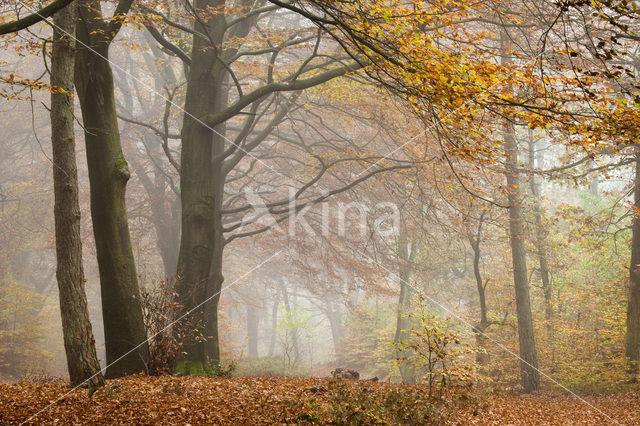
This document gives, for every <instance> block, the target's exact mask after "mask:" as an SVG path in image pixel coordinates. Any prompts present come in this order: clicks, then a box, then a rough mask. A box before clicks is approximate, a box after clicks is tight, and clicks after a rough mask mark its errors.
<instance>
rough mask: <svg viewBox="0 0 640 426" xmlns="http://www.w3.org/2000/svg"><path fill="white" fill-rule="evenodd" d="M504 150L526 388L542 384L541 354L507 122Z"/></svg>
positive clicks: (514, 154) (514, 153) (511, 132)
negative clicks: (537, 349) (538, 346)
mask: <svg viewBox="0 0 640 426" xmlns="http://www.w3.org/2000/svg"><path fill="white" fill-rule="evenodd" d="M503 135H504V151H505V157H506V170H505V175H506V178H507V194H508V198H509V239H510V244H511V258H512V261H513V281H514V286H515V293H516V313H517V318H518V342H519V346H520V373H521V376H522V387H523V388H524V390H525V392H533V391H535V390H537V389H539V388H540V375H539V373H538V358H537V354H536V345H535V337H534V334H533V316H532V314H531V299H530V296H529V277H528V275H527V258H526V256H527V254H526V249H525V245H524V238H525V228H524V218H523V214H522V199H521V198H522V192H521V190H520V179H519V178H518V173H517V172H516V168H517V164H518V148H517V145H516V138H515V131H514V129H513V125H512V124H511V123H510V122H508V121H507V120H505V122H504V132H503Z"/></svg>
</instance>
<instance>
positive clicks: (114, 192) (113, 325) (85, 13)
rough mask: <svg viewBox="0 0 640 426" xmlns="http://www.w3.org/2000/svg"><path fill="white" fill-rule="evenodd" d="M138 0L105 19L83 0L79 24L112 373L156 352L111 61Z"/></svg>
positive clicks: (141, 365)
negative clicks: (133, 234) (149, 341)
mask: <svg viewBox="0 0 640 426" xmlns="http://www.w3.org/2000/svg"><path fill="white" fill-rule="evenodd" d="M132 3H133V1H132V0H122V1H120V2H118V3H117V5H116V8H115V12H114V15H113V17H111V18H110V19H109V20H107V21H106V22H105V20H104V18H103V15H102V11H101V3H100V1H99V0H83V1H80V2H79V3H78V15H79V21H78V26H77V30H76V36H77V38H78V44H79V49H78V51H77V53H76V59H75V86H76V90H77V94H78V99H79V101H80V108H81V110H82V120H83V126H84V130H85V132H84V134H85V143H86V151H87V163H88V167H89V182H90V186H91V218H92V221H93V233H94V236H95V240H96V249H97V257H98V266H99V269H100V288H101V295H102V317H103V323H104V334H105V347H106V353H107V359H106V362H107V365H108V367H107V371H106V376H107V377H108V378H112V377H119V376H122V375H126V374H132V373H137V372H141V371H144V370H145V363H146V360H147V356H148V355H147V345H146V343H145V340H146V332H145V328H144V323H143V317H142V307H141V305H140V289H139V287H138V277H137V275H136V268H135V262H134V259H133V253H132V250H131V240H130V236H129V224H128V222H127V210H126V205H125V193H126V185H127V181H128V180H129V177H130V174H129V168H128V164H127V161H126V160H125V158H124V155H123V153H122V147H121V144H120V130H119V127H118V117H117V115H116V105H115V99H114V86H113V74H112V70H111V64H110V63H109V46H110V44H111V42H112V41H113V39H114V37H115V36H116V34H117V33H118V31H119V30H120V28H121V26H122V24H123V20H124V16H125V15H126V14H127V12H128V11H129V9H130V8H131V5H132ZM116 361H117V362H116Z"/></svg>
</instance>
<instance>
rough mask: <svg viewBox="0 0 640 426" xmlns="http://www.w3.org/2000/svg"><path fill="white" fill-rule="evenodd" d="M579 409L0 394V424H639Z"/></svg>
mask: <svg viewBox="0 0 640 426" xmlns="http://www.w3.org/2000/svg"><path fill="white" fill-rule="evenodd" d="M454 394H455V392H454ZM585 400H586V403H585V402H582V401H580V400H578V399H576V398H574V397H571V396H551V395H547V394H539V395H533V396H508V395H492V396H488V397H487V398H486V400H485V401H483V402H481V403H478V402H471V400H469V399H466V398H457V397H455V395H454V397H447V398H441V399H435V398H433V399H429V398H428V390H427V389H426V388H425V387H422V386H408V385H395V384H389V383H375V382H370V381H357V380H333V379H322V378H287V377H240V378H231V379H223V378H206V377H172V376H163V377H146V376H132V377H127V378H123V379H118V380H110V381H109V383H108V385H107V386H106V387H104V388H101V389H99V390H98V391H97V392H95V394H94V395H93V396H92V397H91V398H88V397H87V390H86V389H78V390H74V391H70V390H69V388H68V386H67V385H66V384H64V383H59V382H58V383H19V384H3V385H0V424H3V425H5V424H20V423H22V422H25V421H27V420H28V424H105V423H109V424H166V425H172V424H180V425H183V424H191V425H196V424H283V423H297V424H317V423H333V424H344V423H348V424H371V423H383V424H390V423H391V424H394V423H406V422H402V421H399V420H397V419H399V418H402V415H403V411H404V410H406V411H407V412H409V411H412V410H413V411H415V410H416V407H418V408H421V410H422V411H420V412H417V414H419V415H424V414H425V413H427V414H428V415H429V418H430V422H444V423H448V424H482V425H493V424H496V425H497V424H512V425H524V424H558V425H561V424H616V422H617V423H618V424H640V412H638V410H637V409H636V408H637V407H638V405H639V403H640V393H637V392H636V393H625V394H615V395H605V396H594V397H586V398H585ZM587 403H588V404H590V405H591V406H589V405H588V404H587ZM414 414H416V413H414ZM33 416H35V417H33ZM607 416H608V417H607ZM407 418H408V419H410V418H415V416H414V417H407ZM394 419H396V420H394Z"/></svg>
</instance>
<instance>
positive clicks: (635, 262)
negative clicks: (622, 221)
mask: <svg viewBox="0 0 640 426" xmlns="http://www.w3.org/2000/svg"><path fill="white" fill-rule="evenodd" d="M635 149H636V152H635V160H636V161H635V163H636V170H635V176H634V180H633V190H634V211H633V215H632V219H631V221H632V222H631V228H632V233H633V235H632V238H631V265H630V266H629V301H628V304H627V333H626V341H625V355H626V357H627V359H628V361H629V375H630V376H631V380H632V381H636V380H637V375H638V358H639V356H640V146H636V148H635Z"/></svg>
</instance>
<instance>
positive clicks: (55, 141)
mask: <svg viewBox="0 0 640 426" xmlns="http://www.w3.org/2000/svg"><path fill="white" fill-rule="evenodd" d="M75 20H76V8H75V7H66V8H64V9H62V10H61V11H59V12H58V13H56V14H55V15H54V18H53V23H54V30H53V51H52V57H51V85H52V86H53V87H56V88H59V90H54V91H53V92H52V93H51V146H52V148H53V164H54V167H53V187H54V196H55V203H54V216H55V235H56V260H57V264H56V265H57V267H56V277H57V279H58V290H59V297H60V316H61V318H62V333H63V337H64V349H65V353H66V355H67V367H68V370H69V378H70V381H71V386H78V385H80V384H83V383H84V382H87V384H88V385H89V386H93V387H97V386H103V385H104V377H103V376H102V373H101V372H100V363H99V362H98V356H97V354H96V346H95V340H94V338H93V330H92V328H91V321H90V319H89V308H88V306H87V297H86V294H85V288H84V269H83V266H82V238H81V236H80V205H79V202H78V169H77V165H76V152H75V136H74V117H73V112H74V111H73V62H74V49H75V40H74V39H73V37H71V35H73V34H74V31H75V25H76V24H75Z"/></svg>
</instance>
